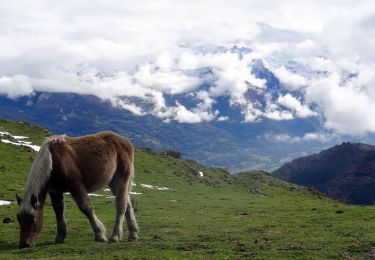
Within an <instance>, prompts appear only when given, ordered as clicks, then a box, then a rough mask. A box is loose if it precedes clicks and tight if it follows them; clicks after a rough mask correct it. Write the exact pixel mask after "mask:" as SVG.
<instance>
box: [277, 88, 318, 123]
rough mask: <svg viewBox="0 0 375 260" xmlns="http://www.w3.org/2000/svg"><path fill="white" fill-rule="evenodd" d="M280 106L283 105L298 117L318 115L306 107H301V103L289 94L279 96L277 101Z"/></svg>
mask: <svg viewBox="0 0 375 260" xmlns="http://www.w3.org/2000/svg"><path fill="white" fill-rule="evenodd" d="M277 102H278V103H279V104H280V105H283V106H285V107H287V108H289V109H290V110H292V111H294V112H295V113H296V114H297V116H298V117H300V118H306V117H311V116H317V115H318V114H317V113H316V112H314V111H312V110H310V108H309V107H308V106H307V105H302V104H301V102H300V101H299V100H298V99H297V98H295V97H293V96H292V95H291V94H289V93H288V94H286V95H285V96H280V97H279V98H278V100H277Z"/></svg>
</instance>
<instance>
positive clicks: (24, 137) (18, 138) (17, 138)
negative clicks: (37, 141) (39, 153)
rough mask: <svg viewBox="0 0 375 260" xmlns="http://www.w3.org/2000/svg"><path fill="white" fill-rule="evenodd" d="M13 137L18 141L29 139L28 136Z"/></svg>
mask: <svg viewBox="0 0 375 260" xmlns="http://www.w3.org/2000/svg"><path fill="white" fill-rule="evenodd" d="M12 137H13V138H14V139H16V140H20V139H27V138H28V137H27V136H22V135H12Z"/></svg>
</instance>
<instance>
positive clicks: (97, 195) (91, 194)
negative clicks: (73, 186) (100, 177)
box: [87, 193, 104, 197]
mask: <svg viewBox="0 0 375 260" xmlns="http://www.w3.org/2000/svg"><path fill="white" fill-rule="evenodd" d="M87 195H89V196H92V197H104V195H101V194H96V193H87Z"/></svg>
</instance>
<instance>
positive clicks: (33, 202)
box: [30, 193, 39, 209]
mask: <svg viewBox="0 0 375 260" xmlns="http://www.w3.org/2000/svg"><path fill="white" fill-rule="evenodd" d="M30 202H31V206H32V207H33V208H34V209H36V207H37V206H38V205H39V202H38V197H37V196H36V195H35V194H34V193H33V194H31V200H30Z"/></svg>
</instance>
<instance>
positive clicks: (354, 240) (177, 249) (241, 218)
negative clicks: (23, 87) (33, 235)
mask: <svg viewBox="0 0 375 260" xmlns="http://www.w3.org/2000/svg"><path fill="white" fill-rule="evenodd" d="M0 131H2V132H8V133H9V134H8V135H6V136H5V135H4V136H1V139H3V140H5V139H6V140H8V139H9V140H10V139H11V140H12V141H13V142H14V143H16V142H18V141H17V140H20V139H17V138H14V137H17V136H27V137H29V138H28V139H27V140H30V141H31V142H32V143H33V144H34V145H40V144H41V142H42V140H43V138H44V137H45V136H46V135H48V132H46V130H44V129H42V128H38V127H34V126H31V125H29V124H25V123H20V122H9V121H4V120H2V121H0ZM12 138H13V139H12ZM23 140H26V139H23ZM34 156H35V151H34V150H33V149H31V148H29V147H27V146H22V145H21V146H16V145H14V144H10V143H2V142H0V164H1V165H0V187H1V189H0V199H1V200H4V201H9V202H10V205H4V206H0V218H1V220H2V219H4V218H5V217H10V218H11V220H12V221H13V222H12V223H11V224H4V223H0V258H3V259H24V258H46V259H52V258H53V259H64V258H69V259H81V258H82V259H83V258H84V259H87V258H90V259H113V258H120V259H183V258H185V259H236V258H238V259H246V258H248V259H249V258H251V259H342V258H351V257H354V258H355V257H358V258H364V257H366V256H370V255H371V254H372V253H371V250H372V246H373V243H374V241H375V231H374V230H375V221H374V213H373V212H374V207H356V206H348V205H345V204H342V203H340V202H336V201H332V200H330V199H329V198H327V197H323V196H321V195H320V194H317V193H312V192H310V191H309V190H307V189H305V188H303V187H300V186H297V185H293V184H289V183H286V182H284V181H281V180H278V179H275V178H274V177H272V176H270V175H269V174H266V173H263V172H250V173H243V174H239V175H237V176H232V175H230V174H228V172H226V171H224V170H222V169H218V168H207V167H203V166H201V165H199V164H197V163H195V162H193V161H184V160H180V159H175V158H172V157H169V156H166V155H164V154H162V153H158V152H154V151H152V150H149V149H137V150H136V165H135V166H136V177H135V183H136V186H135V187H134V190H133V191H134V192H136V193H137V194H135V195H133V197H134V198H135V200H136V202H137V212H136V216H137V220H138V223H139V225H140V239H139V241H137V242H135V243H128V242H125V241H123V242H120V243H116V244H108V243H103V244H101V243H95V242H93V234H92V230H91V227H90V225H89V223H88V221H87V220H86V218H85V217H84V216H83V214H81V213H80V212H79V210H78V208H77V207H76V205H75V203H74V202H73V200H72V199H71V197H70V196H69V195H66V196H65V197H66V200H67V213H66V218H67V221H68V226H69V234H68V237H67V239H66V242H65V243H64V244H58V245H55V244H53V239H54V233H55V220H54V215H53V212H52V209H51V205H50V202H49V201H48V202H47V205H46V207H45V227H44V229H43V231H42V233H41V235H40V237H39V238H38V240H37V247H36V248H33V249H25V250H18V249H17V245H18V224H17V223H14V221H15V214H16V211H17V205H16V202H15V193H19V194H21V193H22V190H23V185H24V183H25V181H26V178H27V172H28V170H29V168H30V165H31V163H32V161H33V158H34ZM158 187H159V189H158ZM162 187H164V188H162ZM166 188H167V189H166ZM110 195H111V194H109V193H108V192H107V191H106V190H104V189H103V190H100V191H98V192H97V193H96V196H93V197H91V198H92V200H93V204H94V207H95V209H96V213H97V215H98V217H99V218H100V219H101V220H102V221H103V223H104V224H105V226H106V227H107V230H111V228H112V225H113V223H114V215H115V209H114V200H113V198H112V197H111V196H110ZM125 237H126V235H125Z"/></svg>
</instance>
